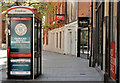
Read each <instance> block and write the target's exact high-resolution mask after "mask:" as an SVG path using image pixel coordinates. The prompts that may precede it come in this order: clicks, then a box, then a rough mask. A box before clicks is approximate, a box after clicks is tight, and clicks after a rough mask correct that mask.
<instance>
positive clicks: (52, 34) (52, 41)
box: [43, 27, 64, 53]
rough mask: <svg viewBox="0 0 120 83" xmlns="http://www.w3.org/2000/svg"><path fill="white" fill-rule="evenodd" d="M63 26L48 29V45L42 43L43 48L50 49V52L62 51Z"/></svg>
mask: <svg viewBox="0 0 120 83" xmlns="http://www.w3.org/2000/svg"><path fill="white" fill-rule="evenodd" d="M60 32H61V48H60ZM63 32H64V27H61V28H57V29H53V30H51V31H48V45H46V42H45V44H44V45H43V50H47V51H52V52H58V53H64V33H63ZM56 33H58V48H57V47H56V45H57V42H56V41H57V37H56Z"/></svg>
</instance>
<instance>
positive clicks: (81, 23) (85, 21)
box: [78, 17, 89, 28]
mask: <svg viewBox="0 0 120 83" xmlns="http://www.w3.org/2000/svg"><path fill="white" fill-rule="evenodd" d="M88 25H89V18H88V17H78V27H82V28H85V27H88Z"/></svg>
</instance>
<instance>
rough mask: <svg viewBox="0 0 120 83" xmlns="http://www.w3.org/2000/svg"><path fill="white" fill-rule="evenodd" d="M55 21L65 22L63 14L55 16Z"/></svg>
mask: <svg viewBox="0 0 120 83" xmlns="http://www.w3.org/2000/svg"><path fill="white" fill-rule="evenodd" d="M56 20H65V15H64V14H56Z"/></svg>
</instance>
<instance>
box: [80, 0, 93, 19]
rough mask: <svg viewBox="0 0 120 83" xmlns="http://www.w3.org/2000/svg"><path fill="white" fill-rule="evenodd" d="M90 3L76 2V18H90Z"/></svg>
mask: <svg viewBox="0 0 120 83" xmlns="http://www.w3.org/2000/svg"><path fill="white" fill-rule="evenodd" d="M90 7H91V4H90V2H78V17H90Z"/></svg>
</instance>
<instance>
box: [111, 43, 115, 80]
mask: <svg viewBox="0 0 120 83" xmlns="http://www.w3.org/2000/svg"><path fill="white" fill-rule="evenodd" d="M110 76H111V77H112V78H113V79H114V80H116V43H115V42H111V57H110Z"/></svg>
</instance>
